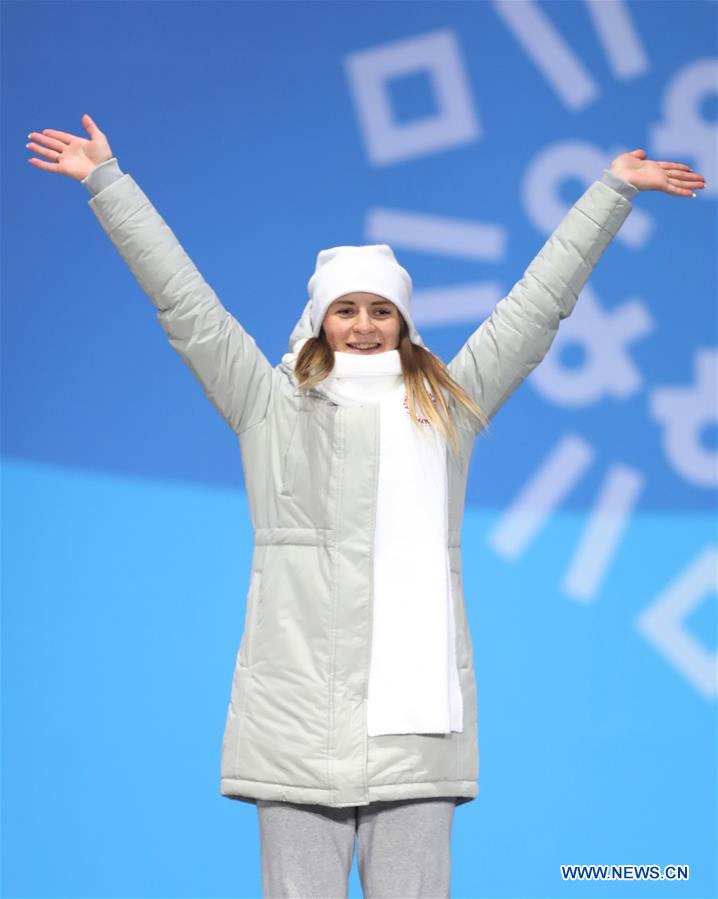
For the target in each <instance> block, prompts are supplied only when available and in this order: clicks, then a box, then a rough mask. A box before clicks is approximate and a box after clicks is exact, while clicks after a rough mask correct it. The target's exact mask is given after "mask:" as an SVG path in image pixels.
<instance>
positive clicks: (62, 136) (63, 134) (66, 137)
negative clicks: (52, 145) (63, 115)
mask: <svg viewBox="0 0 718 899" xmlns="http://www.w3.org/2000/svg"><path fill="white" fill-rule="evenodd" d="M42 133H43V134H49V135H50V137H54V138H57V140H59V141H62V142H63V143H65V144H69V143H70V141H71V140H74V139H75V135H74V134H68V133H67V131H56V130H55V129H54V128H43V129H42Z"/></svg>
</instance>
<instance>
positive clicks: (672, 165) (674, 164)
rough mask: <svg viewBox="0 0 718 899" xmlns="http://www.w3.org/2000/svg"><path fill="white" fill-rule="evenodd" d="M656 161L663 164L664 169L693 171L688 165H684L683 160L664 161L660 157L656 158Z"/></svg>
mask: <svg viewBox="0 0 718 899" xmlns="http://www.w3.org/2000/svg"><path fill="white" fill-rule="evenodd" d="M656 162H657V163H658V165H660V166H663V168H664V169H676V170H680V171H683V172H692V171H693V169H692V168H691V167H690V166H689V165H686V164H685V162H665V161H664V160H661V159H657V160H656Z"/></svg>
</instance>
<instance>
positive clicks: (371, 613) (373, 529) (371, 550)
mask: <svg viewBox="0 0 718 899" xmlns="http://www.w3.org/2000/svg"><path fill="white" fill-rule="evenodd" d="M380 408H381V404H380V403H377V404H376V412H375V416H374V509H373V513H372V519H371V535H370V538H369V540H370V542H369V554H370V559H371V572H370V575H371V578H370V584H369V639H368V640H367V654H366V686H365V688H364V733H365V734H366V732H367V720H366V719H367V714H366V712H367V703H368V701H369V677H370V675H371V644H372V639H373V636H374V537H375V535H376V508H377V501H378V498H379V426H380V414H381V412H380Z"/></svg>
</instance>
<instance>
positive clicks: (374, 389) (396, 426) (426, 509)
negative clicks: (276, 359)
mask: <svg viewBox="0 0 718 899" xmlns="http://www.w3.org/2000/svg"><path fill="white" fill-rule="evenodd" d="M292 355H293V354H292ZM288 357H289V354H288ZM288 357H285V358H288ZM289 358H291V357H289ZM334 359H335V361H334V369H333V370H332V372H331V373H330V374H329V375H328V376H327V377H326V378H325V379H324V380H323V381H320V382H319V383H318V384H317V385H316V389H317V390H320V391H322V392H324V393H325V394H326V395H327V396H329V397H330V398H331V399H332V400H334V402H337V403H339V404H340V405H357V404H362V403H379V405H380V410H379V416H380V440H379V446H380V451H379V475H378V476H379V484H378V496H377V510H376V530H375V540H374V603H373V630H372V646H371V666H370V675H369V694H368V707H367V730H368V734H369V735H370V736H379V735H382V734H409V733H440V734H443V733H450V732H451V731H459V732H461V731H463V703H462V697H461V688H460V684H459V675H458V670H457V665H456V637H455V634H456V629H455V623H454V608H453V600H452V595H451V571H450V565H449V555H448V548H447V544H448V540H447V533H448V485H447V472H446V444H445V442H444V440H443V438H442V436H441V435H440V434H439V433H438V432H436V431H435V430H434V429H433V428H431V426H430V425H429V424H428V423H427V424H424V425H422V427H421V428H419V426H418V425H416V424H414V422H412V420H411V418H410V412H409V403H408V397H407V395H406V391H405V388H404V380H403V376H402V369H401V360H400V358H399V351H398V350H389V351H388V352H384V353H374V354H368V355H361V354H359V353H341V352H335V354H334Z"/></svg>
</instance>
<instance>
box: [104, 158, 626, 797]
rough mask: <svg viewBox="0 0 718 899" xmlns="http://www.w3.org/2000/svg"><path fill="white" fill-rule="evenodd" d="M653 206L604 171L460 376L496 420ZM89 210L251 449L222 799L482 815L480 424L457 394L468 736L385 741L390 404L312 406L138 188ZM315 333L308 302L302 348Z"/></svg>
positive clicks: (453, 367)
mask: <svg viewBox="0 0 718 899" xmlns="http://www.w3.org/2000/svg"><path fill="white" fill-rule="evenodd" d="M637 193H638V190H637V189H636V188H635V187H633V186H632V185H631V184H629V183H628V182H626V181H624V180H623V179H621V178H619V177H617V176H616V175H614V174H613V173H612V172H610V171H608V170H607V169H606V170H604V171H603V174H602V177H601V180H600V181H595V182H594V183H593V184H591V185H590V187H589V188H588V189H587V190H586V191H585V192H584V194H583V195H582V196H581V197H580V198H579V199H578V201H577V202H576V203H575V205H574V206H573V207H572V208H571V209H570V210H569V211H568V213H567V214H566V215H565V217H564V218H563V220H562V221H561V222H560V224H559V225H558V227H557V228H556V230H555V231H554V233H553V234H552V235H551V237H550V238H549V239H548V240H547V241H546V243H545V244H544V246H543V247H542V249H541V250H540V252H539V253H538V255H537V256H536V257H535V259H534V260H533V261H532V262H531V264H530V266H529V267H528V269H527V270H526V272H525V273H524V275H523V277H522V278H521V280H520V281H518V283H517V284H516V285H515V286H514V287H513V289H512V290H511V292H510V293H509V294H508V295H507V296H506V297H505V298H504V299H502V300H501V301H500V302H499V303H497V304H496V306H495V307H494V309H493V311H492V313H491V314H490V315H489V316H488V318H486V319H485V321H484V322H483V323H482V324H481V325H480V326H479V327H478V328H477V329H476V330H475V331H474V332H473V334H471V336H470V337H469V339H468V340H467V341H466V343H465V344H464V345H463V346H462V347H461V349H460V350H459V352H458V353H457V354H456V355H455V356H454V358H453V359H452V360H451V362H450V363H449V371H450V373H451V375H452V376H453V378H454V379H455V380H456V381H457V382H458V383H459V384H461V385H462V387H464V388H465V389H466V390H467V391H468V392H469V393H470V394H471V396H473V398H474V399H475V400H476V402H478V403H479V405H480V406H481V407H482V408H483V410H484V411H485V412H486V413H487V414H488V415H489V416H493V415H495V413H496V412H497V410H498V409H499V408H500V407H501V406H502V404H503V403H504V402H505V401H506V400H507V399H508V397H509V396H511V394H512V393H513V392H514V391H515V390H516V388H517V387H518V386H519V385H520V384H521V383H522V381H523V380H524V379H525V378H526V376H527V375H528V374H529V373H530V372H531V371H532V370H533V369H534V368H535V367H536V365H538V363H539V362H540V361H541V360H542V359H543V357H544V356H545V354H546V352H547V351H548V349H549V347H550V346H551V343H552V341H553V339H554V337H555V335H556V333H557V329H558V326H559V322H560V321H561V319H563V318H565V317H566V316H568V315H569V314H570V313H571V311H572V309H573V307H574V305H575V303H576V300H577V297H578V295H579V292H580V291H581V289H582V287H583V286H584V284H585V282H586V280H587V279H588V277H589V275H590V274H591V272H592V270H593V268H594V266H595V265H596V264H597V262H598V260H599V259H600V257H601V255H602V253H603V251H604V250H605V249H606V247H607V246H608V244H609V243H610V241H611V240H612V238H613V237H614V235H615V234H616V232H617V231H618V229H619V228H620V226H621V224H622V223H623V221H624V219H625V218H626V217H627V216H628V214H629V213H630V211H631V208H632V206H631V201H632V199H633V197H634V196H635V195H636V194H637ZM89 204H90V207H91V208H92V211H93V212H94V214H95V215H96V216H97V218H98V220H99V222H100V224H101V225H102V227H103V228H104V230H105V231H106V232H107V234H108V236H109V237H110V240H111V241H112V243H113V244H114V245H115V246H116V248H117V249H118V250H119V252H120V253H121V255H122V257H123V258H124V260H125V262H126V263H127V265H128V266H129V268H130V269H131V271H132V273H133V274H134V276H135V277H136V278H137V280H138V282H139V283H140V285H141V286H142V288H143V289H144V290H145V292H146V293H147V295H148V296H149V297H150V299H151V300H152V302H153V303H154V305H155V306H156V308H157V316H158V318H159V321H160V324H161V325H162V327H163V328H164V330H165V332H166V333H167V336H168V338H169V342H170V344H171V345H172V347H174V349H175V350H176V351H177V352H178V353H179V354H180V356H181V357H182V359H183V360H184V361H185V363H186V364H187V365H188V366H189V368H190V369H191V370H192V372H193V373H194V374H195V376H196V377H197V378H198V380H199V382H200V383H201V385H202V387H203V389H204V391H205V393H206V395H207V397H208V398H209V399H210V400H211V402H212V403H213V404H214V406H215V407H216V408H217V409H218V411H219V412H220V414H221V415H222V416H223V417H224V419H225V420H226V422H227V423H228V424H229V426H230V427H231V428H232V430H233V431H234V432H235V434H236V435H237V436H238V438H239V445H240V449H241V456H242V463H243V467H244V474H245V482H246V488H247V495H248V501H249V507H250V513H251V519H252V525H253V528H254V555H253V561H252V569H251V575H250V578H249V590H248V593H247V602H246V618H245V625H244V631H243V634H242V638H241V642H240V645H239V651H238V653H237V658H236V663H235V667H234V673H233V679H232V685H231V697H230V700H229V705H228V709H227V718H226V725H225V730H224V738H223V742H222V759H221V780H220V791H221V793H222V794H223V795H224V796H227V797H230V798H233V799H241V800H243V801H246V802H255V801H256V799H274V800H286V801H290V802H301V803H320V804H323V805H328V806H351V805H366V804H367V803H369V802H372V801H375V800H391V799H410V798H420V797H432V796H455V797H457V804H461V803H464V802H469V801H470V800H471V799H473V798H474V797H475V796H476V795H477V794H478V790H479V787H478V772H479V751H478V741H477V703H476V683H475V678H474V666H473V654H472V646H471V638H470V635H469V631H468V627H467V620H466V613H465V609H464V597H463V589H462V576H461V548H460V545H461V522H462V517H463V508H464V497H465V490H466V481H467V469H468V464H469V460H470V457H471V451H472V446H473V442H474V439H475V437H476V433H477V432H476V427H475V425H474V423H473V421H472V420H471V419H469V418H467V414H466V413H463V414H462V411H463V410H462V409H461V407H459V408H458V409H457V408H456V405H455V403H454V401H453V397H452V405H451V407H452V408H453V411H454V413H455V415H456V421H457V423H458V424H459V425H460V428H459V433H460V451H459V453H458V454H457V455H453V454H452V453H450V452H449V453H447V458H448V462H447V464H448V467H449V471H448V483H449V533H448V549H449V555H450V560H451V578H452V587H453V596H454V602H455V609H454V612H455V616H454V617H455V621H456V631H457V632H456V644H457V645H456V657H457V663H458V668H459V679H460V683H461V689H462V694H463V703H464V730H463V732H462V733H456V732H454V733H450V734H410V735H396V736H377V737H370V736H368V735H367V722H366V693H367V679H368V667H369V652H370V647H371V622H372V544H373V537H374V515H375V500H376V487H377V464H378V458H379V457H378V439H379V434H378V407H377V406H376V404H368V405H366V406H338V405H335V404H334V403H332V402H331V401H330V400H328V399H327V398H326V397H325V396H324V395H323V394H322V393H320V392H319V391H310V392H309V393H308V394H306V395H303V394H302V392H301V391H300V390H299V388H298V386H297V382H296V379H295V377H294V375H293V371H292V367H291V365H288V364H286V363H285V362H284V361H283V362H281V363H280V364H279V365H277V366H276V367H273V366H272V365H271V364H270V363H269V361H268V360H267V358H266V357H265V356H264V354H263V353H262V351H261V350H260V349H259V348H258V347H257V345H256V343H255V341H254V339H253V338H252V337H251V336H250V335H249V334H248V333H247V332H246V331H245V330H244V328H243V327H242V326H241V324H239V322H238V321H237V320H236V319H235V318H234V317H233V316H232V315H231V314H230V313H229V312H228V311H227V310H226V309H225V308H224V307H223V306H222V304H221V303H220V301H219V300H218V298H217V297H216V295H215V294H214V292H213V290H212V288H211V287H210V286H209V284H208V283H207V282H206V281H205V280H204V279H203V278H202V276H201V275H200V273H199V272H198V271H197V269H196V268H195V266H194V265H193V263H192V261H191V260H190V259H189V257H188V256H187V254H186V253H185V251H184V250H183V248H182V246H181V245H180V244H179V242H178V241H177V239H176V237H175V236H174V234H173V232H172V231H171V230H170V228H169V227H168V226H167V224H166V223H165V222H164V220H163V219H162V218H161V216H160V215H159V213H158V212H157V210H156V209H155V208H154V207H153V205H152V203H151V202H150V201H149V200H148V198H147V197H146V195H145V194H144V192H143V191H142V190H141V188H140V187H139V186H138V185H137V183H136V182H135V181H134V180H133V178H132V176H131V175H128V174H121V173H119V171H118V173H117V175H116V177H115V178H114V180H112V183H109V184H108V185H107V186H104V187H103V188H102V189H101V190H100V191H99V193H97V194H96V195H95V196H93V197H92V198H91V199H90V200H89ZM310 334H311V325H310V320H309V304H308V303H307V305H306V306H305V308H304V310H303V312H302V315H301V317H300V319H299V321H298V322H297V324H296V326H295V327H294V330H293V331H292V334H291V337H290V340H289V349H290V350H291V349H292V348H293V345H294V343H295V341H297V340H298V339H299V338H301V337H309V336H310ZM418 342H420V343H422V345H423V341H421V338H419V341H418Z"/></svg>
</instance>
